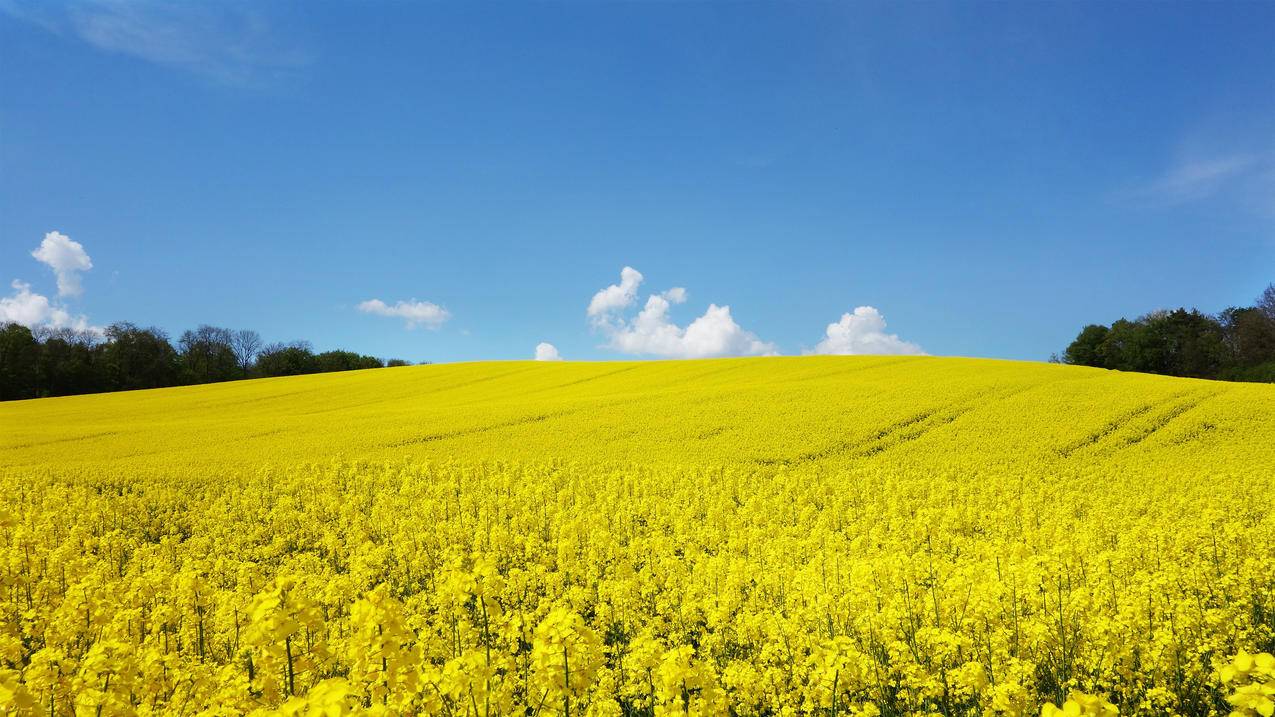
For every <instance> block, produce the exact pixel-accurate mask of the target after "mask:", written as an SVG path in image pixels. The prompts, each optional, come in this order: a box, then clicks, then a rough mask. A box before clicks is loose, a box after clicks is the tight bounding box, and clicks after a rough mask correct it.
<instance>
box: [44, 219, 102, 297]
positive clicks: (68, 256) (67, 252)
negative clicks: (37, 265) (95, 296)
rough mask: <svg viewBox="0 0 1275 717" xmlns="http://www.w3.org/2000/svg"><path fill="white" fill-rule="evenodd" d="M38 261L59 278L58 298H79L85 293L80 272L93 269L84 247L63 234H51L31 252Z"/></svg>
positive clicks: (46, 235) (45, 236)
mask: <svg viewBox="0 0 1275 717" xmlns="http://www.w3.org/2000/svg"><path fill="white" fill-rule="evenodd" d="M31 256H33V257H35V258H36V259H37V260H38V261H40V262H41V263H44V264H48V265H49V267H50V268H52V269H53V273H54V274H56V275H57V277H58V296H79V295H80V294H83V293H84V287H82V286H81V285H80V272H84V271H88V270H89V269H92V268H93V262H92V261H91V260H89V255H88V252H86V251H84V246H83V245H81V244H80V243H79V242H77V241H72V240H71V237H68V236H67V235H65V234H63V233H61V232H49V233H47V234H45V235H44V241H42V242H40V246H39V247H37V248H36V249H35V251H33V252H31Z"/></svg>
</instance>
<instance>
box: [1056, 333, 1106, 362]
mask: <svg viewBox="0 0 1275 717" xmlns="http://www.w3.org/2000/svg"><path fill="white" fill-rule="evenodd" d="M1110 332H1111V330H1110V329H1108V328H1107V327H1106V326H1101V325H1099V324H1089V325H1088V326H1086V327H1085V328H1083V329H1081V330H1080V334H1079V335H1078V336H1076V340H1075V341H1072V342H1071V345H1070V346H1068V347H1067V350H1066V351H1064V352H1063V357H1062V359H1063V361H1064V362H1065V363H1069V364H1074V365H1076V366H1103V365H1104V364H1103V360H1102V355H1101V353H1099V349H1100V348H1101V346H1102V342H1103V341H1105V340H1106V339H1107V334H1108V333H1110Z"/></svg>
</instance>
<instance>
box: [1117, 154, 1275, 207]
mask: <svg viewBox="0 0 1275 717" xmlns="http://www.w3.org/2000/svg"><path fill="white" fill-rule="evenodd" d="M1117 197H1118V198H1119V199H1120V200H1122V201H1125V202H1129V203H1131V204H1134V205H1140V206H1144V207H1168V206H1177V205H1182V204H1189V203H1192V202H1200V201H1206V200H1211V199H1228V200H1232V201H1235V202H1236V203H1237V204H1238V205H1240V206H1242V207H1247V208H1249V209H1250V210H1256V211H1258V212H1260V213H1264V214H1275V150H1271V151H1256V150H1254V151H1240V152H1213V153H1200V152H1196V153H1192V154H1190V155H1185V156H1182V157H1179V158H1178V159H1177V160H1176V161H1174V162H1173V163H1171V164H1170V165H1169V166H1168V167H1167V168H1166V169H1164V171H1162V172H1161V173H1160V174H1158V175H1156V176H1153V177H1150V178H1149V179H1146V180H1144V181H1142V182H1140V183H1136V184H1135V185H1133V186H1132V187H1128V188H1126V189H1125V190H1123V191H1121V192H1119V193H1117Z"/></svg>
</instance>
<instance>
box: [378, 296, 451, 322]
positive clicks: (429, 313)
mask: <svg viewBox="0 0 1275 717" xmlns="http://www.w3.org/2000/svg"><path fill="white" fill-rule="evenodd" d="M359 311H362V312H363V313H365V314H375V315H377V316H395V317H398V318H400V319H403V321H404V322H406V325H407V328H409V329H414V328H416V327H417V326H424V327H425V328H427V329H437V328H439V327H440V326H442V325H443V323H444V322H446V321H447V320H448V319H450V318H451V316H452V315H451V313H449V312H448V311H447V309H444V308H443V307H441V306H439V305H438V304H434V303H431V302H428V301H417V300H415V299H412V300H411V301H400V302H398V303H396V304H394V305H393V306H390V305H389V304H386V303H385V302H384V301H381V300H380V299H368V300H367V301H364V302H363V303H361V304H359Z"/></svg>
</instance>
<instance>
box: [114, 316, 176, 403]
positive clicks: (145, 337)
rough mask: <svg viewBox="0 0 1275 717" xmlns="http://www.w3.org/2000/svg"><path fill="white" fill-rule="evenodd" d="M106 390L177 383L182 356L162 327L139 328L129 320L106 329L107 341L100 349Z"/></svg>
mask: <svg viewBox="0 0 1275 717" xmlns="http://www.w3.org/2000/svg"><path fill="white" fill-rule="evenodd" d="M100 353H101V360H102V369H103V375H104V378H105V381H104V390H108V391H125V390H130V389H138V388H160V387H162V386H174V385H176V384H177V378H178V375H179V370H180V366H181V363H180V359H179V357H178V355H177V351H175V350H174V349H173V345H172V344H170V343H168V334H166V333H164V331H163V330H162V329H157V328H153V327H152V328H149V329H142V328H138V327H137V326H135V325H134V324H131V323H128V322H127V321H124V322H120V323H116V324H111V325H110V326H109V327H107V329H106V343H104V344H102V346H101V348H100Z"/></svg>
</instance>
